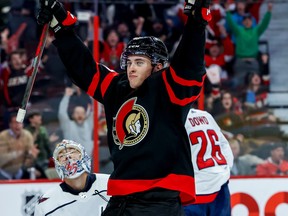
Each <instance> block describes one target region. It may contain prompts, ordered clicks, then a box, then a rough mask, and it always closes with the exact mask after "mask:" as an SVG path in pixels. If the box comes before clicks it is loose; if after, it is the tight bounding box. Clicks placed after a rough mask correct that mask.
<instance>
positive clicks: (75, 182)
mask: <svg viewBox="0 0 288 216" xmlns="http://www.w3.org/2000/svg"><path fill="white" fill-rule="evenodd" d="M87 175H88V174H87V173H86V172H85V173H83V174H82V175H80V176H79V177H77V178H75V179H65V183H66V184H67V185H69V186H70V187H71V188H73V189H74V190H75V191H82V190H83V189H84V188H85V185H86V180H87Z"/></svg>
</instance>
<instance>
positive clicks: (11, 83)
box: [0, 50, 28, 108]
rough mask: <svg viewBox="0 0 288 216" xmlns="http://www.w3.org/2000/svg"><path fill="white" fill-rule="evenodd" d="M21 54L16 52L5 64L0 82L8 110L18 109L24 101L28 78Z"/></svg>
mask: <svg viewBox="0 0 288 216" xmlns="http://www.w3.org/2000/svg"><path fill="white" fill-rule="evenodd" d="M23 65H25V64H23V62H22V58H21V54H20V52H19V51H17V50H16V51H14V52H12V53H11V54H10V55H9V58H8V62H7V63H6V64H3V66H2V67H3V68H2V73H1V75H0V76H1V77H0V82H2V83H3V94H4V104H5V106H6V107H8V108H18V107H20V103H21V101H22V99H23V96H24V92H25V88H26V85H27V82H28V77H27V75H26V74H25V72H24V70H25V67H23Z"/></svg>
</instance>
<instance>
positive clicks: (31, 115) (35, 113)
mask: <svg viewBox="0 0 288 216" xmlns="http://www.w3.org/2000/svg"><path fill="white" fill-rule="evenodd" d="M35 115H38V116H39V115H41V112H40V111H39V110H36V109H35V110H31V111H29V112H28V113H27V119H30V118H33V117H34V116H35Z"/></svg>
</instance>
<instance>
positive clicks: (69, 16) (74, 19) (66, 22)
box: [62, 11, 77, 26]
mask: <svg viewBox="0 0 288 216" xmlns="http://www.w3.org/2000/svg"><path fill="white" fill-rule="evenodd" d="M76 22H77V17H75V16H74V15H73V14H71V13H70V12H69V11H67V17H66V19H65V20H64V21H63V22H62V25H64V26H70V25H73V24H74V23H76Z"/></svg>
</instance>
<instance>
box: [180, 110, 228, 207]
mask: <svg viewBox="0 0 288 216" xmlns="http://www.w3.org/2000/svg"><path fill="white" fill-rule="evenodd" d="M185 128H186V131H187V135H188V138H189V141H190V149H191V155H192V164H193V168H194V176H195V184H196V203H207V202H212V201H213V200H214V199H215V198H216V196H217V193H218V191H219V190H220V189H221V186H222V185H224V184H225V183H226V182H227V181H228V180H229V178H230V168H231V167H232V166H233V154H232V151H231V148H230V145H229V143H228V141H227V139H226V138H225V137H224V135H223V134H222V132H221V129H220V127H219V126H218V124H217V123H216V121H215V120H214V118H213V117H212V116H211V115H210V114H209V113H208V112H205V111H201V110H197V109H191V110H190V111H189V113H188V115H187V119H186V123H185Z"/></svg>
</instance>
